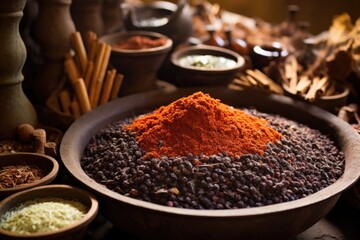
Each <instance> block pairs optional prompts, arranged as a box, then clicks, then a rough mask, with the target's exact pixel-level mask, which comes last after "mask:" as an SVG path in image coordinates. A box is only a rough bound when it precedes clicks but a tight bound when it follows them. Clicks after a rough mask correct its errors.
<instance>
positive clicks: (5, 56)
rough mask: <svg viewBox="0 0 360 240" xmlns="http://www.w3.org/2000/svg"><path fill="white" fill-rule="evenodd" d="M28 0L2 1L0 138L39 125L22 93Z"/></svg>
mask: <svg viewBox="0 0 360 240" xmlns="http://www.w3.org/2000/svg"><path fill="white" fill-rule="evenodd" d="M25 4H26V0H1V1H0V46H1V50H0V111H1V114H0V116H1V117H0V139H12V138H14V137H15V132H16V131H15V130H16V128H17V126H19V125H21V124H23V123H29V124H31V125H36V124H37V116H36V112H35V109H34V107H33V105H32V104H31V102H30V101H29V99H28V98H27V97H26V96H25V94H24V92H23V90H22V81H23V80H24V76H23V74H22V67H23V66H24V63H25V60H26V48H25V45H24V42H23V40H22V38H21V37H20V33H19V23H20V19H21V18H22V16H23V9H24V6H25Z"/></svg>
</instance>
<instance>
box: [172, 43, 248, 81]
mask: <svg viewBox="0 0 360 240" xmlns="http://www.w3.org/2000/svg"><path fill="white" fill-rule="evenodd" d="M206 50H209V51H210V52H211V53H209V55H212V53H219V55H222V54H226V55H231V56H233V58H234V59H236V65H235V66H233V67H229V68H211V69H209V68H199V67H193V66H184V65H181V64H180V63H179V61H180V58H181V57H184V56H187V54H186V52H193V53H192V55H194V54H196V52H197V51H206ZM189 55H190V54H189ZM213 55H216V54H213ZM171 62H172V63H173V64H174V65H175V66H176V67H178V68H181V69H184V70H188V71H198V72H203V73H207V72H208V73H210V74H211V73H221V72H228V71H236V70H239V69H241V68H242V67H243V66H244V65H245V58H244V57H243V56H241V55H240V54H238V53H236V52H234V51H232V50H230V49H225V48H222V47H216V46H210V45H204V44H199V45H195V46H190V47H185V48H181V49H179V50H177V51H175V52H174V53H173V54H171Z"/></svg>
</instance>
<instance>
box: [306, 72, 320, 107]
mask: <svg viewBox="0 0 360 240" xmlns="http://www.w3.org/2000/svg"><path fill="white" fill-rule="evenodd" d="M319 81H320V79H319V78H318V77H315V78H314V79H313V82H312V84H311V86H310V89H309V91H308V92H307V94H306V95H305V100H308V101H310V102H313V101H314V100H315V97H316V90H317V85H318V83H319Z"/></svg>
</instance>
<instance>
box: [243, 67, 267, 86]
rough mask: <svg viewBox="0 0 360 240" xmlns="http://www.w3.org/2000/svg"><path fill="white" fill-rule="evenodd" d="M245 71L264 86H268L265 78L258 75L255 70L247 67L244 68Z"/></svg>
mask: <svg viewBox="0 0 360 240" xmlns="http://www.w3.org/2000/svg"><path fill="white" fill-rule="evenodd" d="M246 73H247V74H248V75H250V76H251V77H252V78H253V79H254V80H255V81H257V82H258V83H259V84H260V85H261V86H263V87H264V88H269V82H268V81H267V79H264V78H262V77H260V76H259V75H258V74H257V73H256V72H255V71H253V70H250V69H248V70H246Z"/></svg>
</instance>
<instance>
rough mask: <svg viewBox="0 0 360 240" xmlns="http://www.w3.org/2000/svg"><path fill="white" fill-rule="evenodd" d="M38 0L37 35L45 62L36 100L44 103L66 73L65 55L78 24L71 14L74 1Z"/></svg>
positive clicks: (35, 88)
mask: <svg viewBox="0 0 360 240" xmlns="http://www.w3.org/2000/svg"><path fill="white" fill-rule="evenodd" d="M38 2H39V15H38V18H37V21H36V23H35V37H36V39H37V41H38V42H39V44H40V45H41V51H42V57H43V65H42V67H41V70H40V73H39V75H38V76H37V79H36V81H35V83H34V90H33V91H34V96H35V98H36V100H37V101H38V102H39V103H44V102H45V101H46V100H47V99H48V97H49V96H50V94H51V93H52V92H53V91H55V90H56V88H57V87H58V86H59V84H60V82H61V80H62V77H63V76H64V70H63V62H64V56H65V53H66V52H68V51H69V49H70V35H71V33H73V32H75V25H74V22H73V20H72V18H71V15H70V5H71V0H38Z"/></svg>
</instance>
